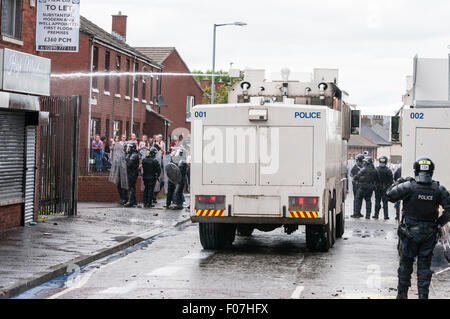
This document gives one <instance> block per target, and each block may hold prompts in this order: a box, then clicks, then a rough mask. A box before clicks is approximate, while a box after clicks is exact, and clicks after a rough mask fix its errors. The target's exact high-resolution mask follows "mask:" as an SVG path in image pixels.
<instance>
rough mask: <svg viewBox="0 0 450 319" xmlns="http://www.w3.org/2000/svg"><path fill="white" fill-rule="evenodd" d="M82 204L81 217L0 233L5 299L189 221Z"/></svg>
mask: <svg viewBox="0 0 450 319" xmlns="http://www.w3.org/2000/svg"><path fill="white" fill-rule="evenodd" d="M163 202H164V200H159V203H158V204H157V206H156V207H155V208H152V209H143V208H139V206H138V207H137V208H123V207H121V206H119V205H118V204H116V203H79V204H78V216H76V217H55V218H50V219H48V220H47V221H43V222H38V223H37V225H36V226H26V227H17V228H13V229H8V230H4V231H0V256H1V258H0V298H11V297H14V296H16V295H19V294H20V293H22V292H24V291H26V290H29V289H31V288H33V287H36V286H39V285H41V284H43V283H45V282H48V281H49V280H52V279H54V278H57V277H59V276H61V275H64V274H65V273H67V272H70V271H72V270H73V269H74V268H77V267H82V266H84V265H87V264H89V263H92V262H93V261H96V260H99V259H102V258H105V257H106V256H109V255H112V254H114V253H117V252H118V251H121V250H124V249H126V248H128V247H130V246H133V245H136V244H137V243H140V242H143V241H146V240H149V239H151V238H152V237H155V236H158V235H160V234H162V233H163V232H165V231H167V230H169V229H172V228H173V227H176V226H179V225H181V224H183V223H185V222H187V221H189V212H188V211H187V210H180V211H167V210H165V209H164V208H163V207H162V206H163V204H164V203H163Z"/></svg>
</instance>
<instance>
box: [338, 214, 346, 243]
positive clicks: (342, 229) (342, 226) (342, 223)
mask: <svg viewBox="0 0 450 319" xmlns="http://www.w3.org/2000/svg"><path fill="white" fill-rule="evenodd" d="M344 232H345V217H344V212H341V213H340V214H338V215H336V237H337V238H342V236H344Z"/></svg>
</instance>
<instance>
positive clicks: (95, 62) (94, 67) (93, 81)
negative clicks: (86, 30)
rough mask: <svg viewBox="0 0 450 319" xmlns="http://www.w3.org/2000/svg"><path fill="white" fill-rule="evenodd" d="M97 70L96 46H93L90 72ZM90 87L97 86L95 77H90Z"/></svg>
mask: <svg viewBox="0 0 450 319" xmlns="http://www.w3.org/2000/svg"><path fill="white" fill-rule="evenodd" d="M97 71H98V47H94V56H93V57H92V72H97ZM92 87H93V88H95V89H96V88H97V77H96V76H93V77H92Z"/></svg>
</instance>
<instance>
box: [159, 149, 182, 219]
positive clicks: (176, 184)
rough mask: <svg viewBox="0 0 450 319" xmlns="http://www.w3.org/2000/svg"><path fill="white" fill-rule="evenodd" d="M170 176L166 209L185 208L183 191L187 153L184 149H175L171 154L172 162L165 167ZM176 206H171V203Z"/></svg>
mask: <svg viewBox="0 0 450 319" xmlns="http://www.w3.org/2000/svg"><path fill="white" fill-rule="evenodd" d="M165 170H166V174H167V177H168V185H167V186H168V187H167V198H166V206H164V207H165V208H166V209H174V210H181V209H183V191H184V184H185V179H186V170H187V164H186V155H185V151H184V149H178V150H176V151H173V152H172V154H171V156H170V163H169V164H168V165H166V167H165ZM172 202H174V203H175V207H171V206H170V205H171V203H172Z"/></svg>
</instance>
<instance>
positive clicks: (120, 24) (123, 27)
mask: <svg viewBox="0 0 450 319" xmlns="http://www.w3.org/2000/svg"><path fill="white" fill-rule="evenodd" d="M112 35H114V36H116V37H117V38H119V39H120V40H122V41H124V42H126V41H127V16H125V15H122V12H121V11H119V14H117V15H113V16H112Z"/></svg>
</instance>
